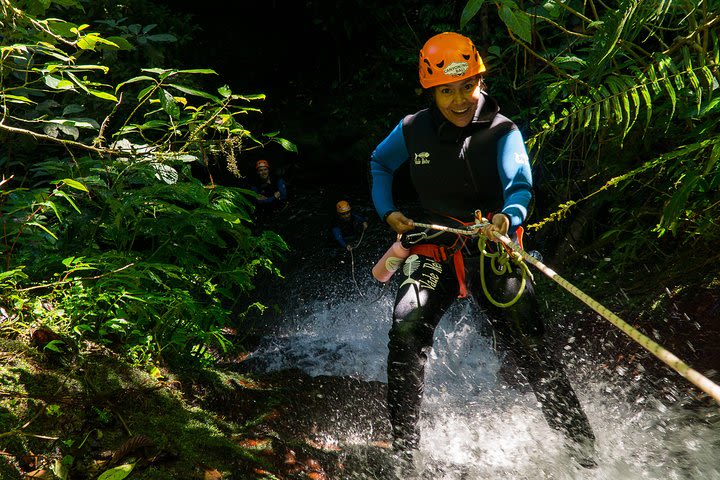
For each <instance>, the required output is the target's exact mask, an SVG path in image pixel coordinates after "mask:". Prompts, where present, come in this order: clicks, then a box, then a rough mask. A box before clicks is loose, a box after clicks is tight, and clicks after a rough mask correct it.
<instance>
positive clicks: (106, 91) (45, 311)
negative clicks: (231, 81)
mask: <svg viewBox="0 0 720 480" xmlns="http://www.w3.org/2000/svg"><path fill="white" fill-rule="evenodd" d="M102 3H103V2H96V4H93V3H92V2H81V1H79V0H53V1H42V2H40V1H33V0H28V1H20V2H14V1H13V2H11V1H9V0H1V1H0V15H1V20H0V21H1V22H2V23H1V24H0V29H1V30H0V38H2V46H0V55H1V56H0V79H1V80H2V83H1V84H0V100H1V101H2V106H1V108H2V118H1V120H0V142H1V143H2V145H3V150H2V153H1V154H0V167H1V168H2V172H3V175H2V180H1V186H2V192H1V193H0V208H2V212H3V215H2V220H1V224H2V231H1V233H0V257H1V259H2V263H3V270H4V272H3V273H2V274H0V290H1V291H2V295H1V298H2V300H1V305H0V307H2V309H1V311H2V315H3V319H12V320H13V322H12V323H11V324H10V325H12V327H4V328H12V329H13V330H15V331H17V332H18V333H20V332H25V331H27V330H29V329H31V328H40V327H51V328H52V329H53V330H55V331H58V332H60V333H61V334H62V335H61V337H60V338H59V339H55V340H54V341H53V342H51V343H49V344H48V345H47V346H46V348H48V349H54V350H63V349H68V348H71V345H73V344H78V343H80V342H81V341H83V340H88V339H89V340H92V341H95V342H99V343H102V344H114V345H117V346H119V347H120V348H123V349H125V351H126V352H127V353H128V354H129V355H130V356H131V357H132V358H133V359H134V360H135V361H137V362H139V363H142V364H148V363H153V362H155V361H156V360H157V359H158V358H159V357H160V356H161V355H164V356H166V357H172V356H174V355H177V354H192V355H195V356H196V357H197V358H204V357H205V356H207V354H208V348H211V347H212V348H215V349H223V348H225V347H227V341H226V338H225V335H224V334H223V329H224V328H225V327H226V326H228V325H229V324H232V325H235V326H237V325H241V319H242V317H243V315H245V314H246V312H247V310H248V308H262V306H261V305H259V304H256V303H255V302H253V301H252V299H251V298H252V297H251V295H249V292H250V291H251V290H252V289H253V278H254V276H255V275H256V274H257V272H258V271H259V270H260V269H264V270H268V271H270V272H272V273H273V274H279V272H278V271H277V269H276V267H275V266H274V264H273V259H277V258H278V256H279V255H280V254H281V253H282V251H283V250H284V249H286V248H287V247H286V245H285V244H284V242H283V241H282V239H281V238H280V237H278V236H277V235H276V234H273V233H271V232H258V231H257V230H254V229H253V218H252V211H253V203H252V198H253V196H254V194H253V193H252V192H251V191H248V190H245V189H242V188H239V187H237V186H223V185H217V184H214V183H212V182H210V183H209V184H207V183H205V182H203V181H201V180H200V178H201V177H202V178H206V177H207V176H208V175H207V172H208V171H209V170H208V169H209V167H210V166H211V165H210V164H211V163H212V162H217V161H221V162H222V163H223V164H224V165H225V166H226V167H227V168H228V169H229V170H230V171H231V172H232V173H234V174H235V175H236V176H240V175H241V174H240V172H239V170H238V160H237V159H238V156H239V155H240V153H241V152H243V151H245V150H248V149H253V148H262V147H263V146H264V145H266V144H267V143H269V142H278V143H280V144H282V145H283V146H285V147H287V148H289V149H293V148H294V146H293V145H292V144H291V143H290V142H288V141H287V140H284V139H282V138H280V137H278V136H277V132H273V133H269V134H267V135H261V136H256V135H254V134H252V133H251V132H250V130H248V129H247V128H246V126H245V125H246V121H250V120H249V118H250V116H251V115H253V114H254V113H256V112H259V111H260V110H259V109H258V108H257V107H256V106H254V105H255V104H256V103H257V102H258V101H261V100H262V99H263V96H262V95H255V96H244V95H239V94H236V93H233V92H232V91H231V89H230V87H228V86H227V85H222V84H221V85H217V86H216V87H215V88H214V89H212V90H209V89H207V88H206V87H204V86H203V85H204V84H208V83H209V81H208V80H207V79H206V78H203V77H212V76H215V72H214V71H213V70H210V69H184V70H182V69H180V70H179V69H163V68H157V67H147V68H142V69H141V70H138V71H135V72H130V71H131V68H132V65H133V62H136V61H137V59H134V60H133V61H127V62H125V63H123V62H122V61H120V60H118V59H122V56H123V55H124V54H126V53H127V54H128V55H130V54H135V55H138V52H137V51H138V50H142V48H143V46H145V47H146V46H148V45H151V44H153V43H154V44H158V43H168V42H175V41H176V40H177V38H176V37H175V36H174V35H172V34H170V33H164V32H157V33H156V32H153V30H154V29H155V28H156V27H157V25H140V24H134V23H130V24H128V25H127V26H125V22H126V21H127V19H126V18H121V17H117V18H113V17H109V18H108V17H105V18H101V19H99V20H101V21H100V22H94V23H92V24H88V23H85V22H86V21H87V20H86V19H85V20H83V21H82V23H74V22H72V21H70V20H66V19H63V18H72V17H73V16H79V17H81V18H82V17H83V15H85V12H84V11H83V10H82V8H83V7H87V8H90V7H93V6H94V7H97V6H98V5H99V4H102ZM108 60H112V62H108ZM147 60H148V62H150V59H149V58H148V59H147ZM110 63H112V65H119V66H121V67H120V70H121V71H120V72H119V73H116V72H113V68H112V67H111V66H110ZM135 68H138V67H135ZM128 72H130V75H129V76H125V77H124V78H123V75H124V74H128ZM203 82H205V83H203ZM209 178H210V179H212V177H209ZM240 299H242V300H240Z"/></svg>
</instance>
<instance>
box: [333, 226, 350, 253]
mask: <svg viewBox="0 0 720 480" xmlns="http://www.w3.org/2000/svg"><path fill="white" fill-rule="evenodd" d="M332 234H333V237H335V240H336V241H337V242H338V243H339V244H340V246H341V247H343V248H345V247H346V246H347V243H345V239H344V238H343V234H342V231H341V230H340V227H338V226H337V225H336V226H334V227H333V229H332Z"/></svg>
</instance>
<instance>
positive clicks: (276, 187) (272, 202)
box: [250, 175, 287, 210]
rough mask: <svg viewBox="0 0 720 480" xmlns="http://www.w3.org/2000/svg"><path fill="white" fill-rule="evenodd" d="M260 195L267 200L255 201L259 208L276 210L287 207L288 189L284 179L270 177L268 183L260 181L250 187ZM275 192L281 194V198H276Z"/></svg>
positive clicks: (259, 199)
mask: <svg viewBox="0 0 720 480" xmlns="http://www.w3.org/2000/svg"><path fill="white" fill-rule="evenodd" d="M250 188H251V189H252V190H253V191H254V192H255V193H257V194H258V195H262V196H263V197H265V198H257V199H255V204H256V205H257V206H258V208H262V209H267V210H276V209H278V208H280V207H282V206H284V205H285V202H286V201H287V187H286V186H285V180H284V179H283V178H282V177H274V176H272V175H271V176H269V177H268V179H267V181H266V182H262V181H260V180H258V182H257V183H256V184H255V185H252V186H251V187H250ZM275 192H278V193H280V198H277V197H275Z"/></svg>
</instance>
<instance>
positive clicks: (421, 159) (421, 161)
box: [414, 152, 430, 165]
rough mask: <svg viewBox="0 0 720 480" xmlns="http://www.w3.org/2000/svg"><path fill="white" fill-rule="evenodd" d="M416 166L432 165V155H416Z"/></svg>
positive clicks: (422, 153) (424, 153)
mask: <svg viewBox="0 0 720 480" xmlns="http://www.w3.org/2000/svg"><path fill="white" fill-rule="evenodd" d="M414 161H415V165H427V164H429V163H430V154H429V153H428V152H420V153H416V154H415V160H414Z"/></svg>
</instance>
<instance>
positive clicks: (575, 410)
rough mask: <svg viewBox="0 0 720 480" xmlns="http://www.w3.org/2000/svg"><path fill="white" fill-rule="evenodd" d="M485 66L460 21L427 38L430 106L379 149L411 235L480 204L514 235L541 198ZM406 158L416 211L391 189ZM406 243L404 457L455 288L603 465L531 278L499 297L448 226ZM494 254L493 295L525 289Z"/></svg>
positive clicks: (552, 420) (585, 454) (397, 436)
mask: <svg viewBox="0 0 720 480" xmlns="http://www.w3.org/2000/svg"><path fill="white" fill-rule="evenodd" d="M485 70H486V69H485V66H484V64H483V61H482V59H481V57H480V54H479V53H478V51H477V49H476V48H475V45H474V44H473V42H472V41H471V40H470V39H469V38H467V37H465V36H463V35H460V34H457V33H453V32H445V33H441V34H438V35H435V36H433V37H432V38H430V39H429V40H428V41H427V42H426V43H425V45H424V46H423V47H422V49H421V50H420V56H419V77H420V84H421V85H422V87H423V88H424V89H425V91H426V92H427V94H428V96H429V98H430V100H431V101H430V106H429V108H425V109H423V110H420V111H418V112H417V113H415V114H412V115H408V116H406V117H404V118H403V119H402V120H401V121H400V122H399V123H398V124H397V126H396V127H395V128H394V129H393V130H392V131H391V132H390V134H389V135H388V136H387V137H386V138H385V139H384V140H383V141H382V142H381V143H380V144H379V145H378V146H377V147H376V149H375V150H374V151H373V153H372V156H371V159H370V173H371V196H372V200H373V203H374V205H375V208H376V210H377V213H378V215H379V216H380V218H382V219H383V221H384V222H386V223H387V224H388V225H389V227H390V228H391V229H392V230H393V231H394V232H396V233H397V234H399V235H402V237H401V238H403V240H404V241H409V240H410V239H409V237H407V236H406V234H408V233H409V232H411V231H413V230H414V229H415V223H414V220H412V218H418V222H423V223H439V224H445V225H450V226H461V225H467V224H472V223H474V214H475V211H476V210H480V211H481V212H483V213H485V214H486V217H488V218H490V219H491V221H490V223H489V224H488V225H486V226H485V227H484V229H483V232H482V233H483V234H484V235H485V236H486V237H488V238H489V239H491V240H495V241H497V239H495V238H494V237H493V234H492V232H499V233H501V234H507V235H509V236H510V237H511V238H513V239H516V238H517V237H516V230H517V229H518V227H520V226H521V225H522V223H523V222H524V221H525V217H526V216H527V213H528V205H529V203H530V200H531V198H532V174H531V168H530V163H529V159H528V155H527V152H526V149H525V145H524V141H523V137H522V134H521V133H520V131H519V130H518V128H517V126H516V125H515V124H514V123H513V122H512V121H511V120H510V119H508V118H507V117H505V116H503V115H501V114H500V113H499V110H500V107H499V105H498V102H497V101H496V100H495V99H494V98H493V97H491V96H490V95H488V93H487V92H486V90H485V83H484V80H483V75H482V74H483V72H485ZM406 162H409V164H410V165H409V167H410V168H409V171H410V178H411V180H412V184H413V187H414V189H415V191H416V192H417V194H418V198H419V201H420V202H419V203H420V205H419V207H418V208H417V210H416V211H412V212H411V211H409V210H406V211H407V213H408V214H409V216H406V215H405V212H404V211H402V210H401V209H400V208H398V207H397V206H396V205H395V203H394V200H393V193H392V184H393V177H394V174H395V172H396V171H397V170H398V168H399V167H400V166H402V165H403V164H405V163H406ZM490 214H492V215H490ZM426 233H427V235H430V234H432V233H436V232H435V231H431V230H428V231H427V232H426ZM491 244H492V242H491ZM493 245H499V244H493ZM406 246H409V247H410V252H409V257H408V258H407V259H406V260H405V264H404V267H403V269H402V276H401V278H400V280H399V281H400V286H399V289H398V291H397V295H396V299H395V306H394V310H393V320H392V321H393V323H392V327H391V329H390V333H389V343H388V347H389V354H388V360H387V375H388V391H387V402H388V409H389V414H390V420H391V424H392V434H393V447H394V448H395V450H396V451H397V452H398V453H399V456H400V458H403V459H406V460H407V459H408V458H412V457H413V456H414V454H413V452H414V451H415V450H416V449H417V448H418V445H419V441H420V432H419V430H418V425H417V423H418V419H419V416H420V406H421V401H422V397H423V386H424V380H423V377H424V370H425V363H426V361H427V352H428V351H429V350H430V349H431V347H432V343H433V335H434V331H435V328H436V327H437V325H438V323H439V321H440V319H441V317H442V316H443V314H444V313H445V312H446V310H447V309H448V307H449V306H450V304H451V303H452V302H453V300H454V299H455V298H458V297H464V296H466V295H467V294H468V293H469V294H471V296H472V297H473V299H474V300H475V301H476V302H478V303H479V304H480V305H481V307H483V310H484V311H485V313H486V314H487V316H488V319H489V320H490V323H491V324H492V326H493V329H494V332H495V335H496V337H495V338H496V341H497V347H498V348H500V349H505V350H509V351H510V352H511V353H512V354H513V357H514V359H515V361H516V363H517V365H518V367H519V368H520V371H521V372H522V373H523V374H524V376H525V378H526V379H527V381H528V383H529V384H530V386H531V387H532V389H533V391H534V393H535V396H536V398H537V400H538V401H539V403H540V406H541V409H542V412H543V414H544V416H545V419H546V421H547V423H548V424H549V425H550V427H552V428H553V429H555V430H558V431H560V432H562V434H564V438H565V439H566V444H567V446H568V447H569V450H570V453H571V454H572V455H573V457H574V458H575V459H576V461H577V462H578V463H580V464H581V465H583V466H585V467H593V466H595V465H596V463H595V460H594V456H595V436H594V434H593V431H592V428H591V426H590V423H589V421H588V418H587V416H586V415H585V413H584V411H583V409H582V407H581V405H580V402H579V400H578V398H577V396H576V394H575V392H574V390H573V388H572V386H571V384H570V382H569V380H568V378H567V376H566V373H565V370H564V368H563V366H562V364H561V363H560V360H559V358H558V353H559V352H557V351H555V350H554V349H553V348H552V347H551V346H550V345H549V344H548V343H547V342H546V339H545V336H544V333H545V325H544V321H543V318H542V315H541V313H540V311H539V307H538V302H537V299H536V297H535V293H534V288H533V284H532V282H530V281H529V279H528V282H527V285H526V287H525V288H524V290H522V295H521V296H520V297H519V299H518V301H517V302H516V303H515V304H513V305H512V306H510V307H507V308H500V307H497V306H495V305H494V304H491V303H490V302H488V301H486V300H487V298H486V296H485V294H484V293H483V291H482V289H481V282H480V279H479V270H480V268H479V267H480V258H479V249H478V247H477V244H476V242H475V241H472V240H468V237H464V236H460V235H457V234H453V233H447V232H444V233H441V234H440V235H438V236H435V237H434V238H432V239H429V238H428V239H425V240H422V241H421V242H419V243H415V244H412V245H411V244H409V243H408V245H406ZM486 261H487V262H488V264H486V265H485V271H486V272H490V273H488V274H486V278H487V279H488V282H489V285H488V289H489V290H490V292H491V293H492V296H493V298H495V299H497V300H499V301H500V302H509V300H511V299H512V298H514V297H515V296H516V294H517V293H518V292H520V291H521V290H520V289H521V281H520V278H519V276H518V275H516V274H518V273H519V271H520V269H519V268H515V269H514V273H513V274H505V275H502V276H500V275H495V274H493V273H492V271H491V268H490V265H489V260H486Z"/></svg>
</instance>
